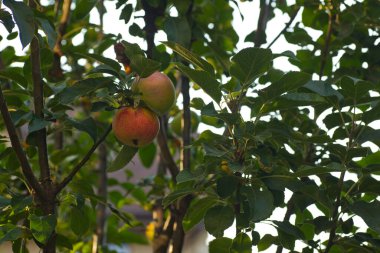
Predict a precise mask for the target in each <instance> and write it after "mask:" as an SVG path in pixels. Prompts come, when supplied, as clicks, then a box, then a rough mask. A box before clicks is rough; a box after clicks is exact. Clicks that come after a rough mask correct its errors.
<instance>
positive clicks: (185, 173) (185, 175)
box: [176, 170, 197, 184]
mask: <svg viewBox="0 0 380 253" xmlns="http://www.w3.org/2000/svg"><path fill="white" fill-rule="evenodd" d="M195 179H197V176H195V175H194V174H193V173H191V172H190V171H189V170H181V171H180V172H179V173H178V175H177V176H176V180H177V183H179V184H180V183H184V182H188V181H193V180H195Z"/></svg>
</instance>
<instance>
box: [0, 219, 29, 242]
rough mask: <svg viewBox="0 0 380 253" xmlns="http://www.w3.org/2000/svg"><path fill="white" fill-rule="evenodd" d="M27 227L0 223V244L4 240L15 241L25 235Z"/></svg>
mask: <svg viewBox="0 0 380 253" xmlns="http://www.w3.org/2000/svg"><path fill="white" fill-rule="evenodd" d="M27 233H28V229H27V228H26V227H22V226H15V225H13V224H4V225H0V244H3V243H4V242H6V241H15V240H17V239H19V238H24V237H26V235H27Z"/></svg>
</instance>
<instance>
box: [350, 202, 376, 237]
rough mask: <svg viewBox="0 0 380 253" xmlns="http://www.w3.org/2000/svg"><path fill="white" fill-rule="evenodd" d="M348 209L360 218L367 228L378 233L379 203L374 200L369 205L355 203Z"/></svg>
mask: <svg viewBox="0 0 380 253" xmlns="http://www.w3.org/2000/svg"><path fill="white" fill-rule="evenodd" d="M350 209H351V211H352V212H353V213H355V214H356V215H358V216H360V217H361V218H362V219H363V220H364V222H365V223H366V224H367V225H368V227H370V228H371V229H373V230H375V231H376V232H377V233H380V216H379V210H380V202H379V201H377V200H374V201H372V202H371V203H368V202H364V201H357V202H355V203H353V204H352V205H351V206H350Z"/></svg>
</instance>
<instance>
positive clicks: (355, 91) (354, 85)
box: [337, 76, 373, 101]
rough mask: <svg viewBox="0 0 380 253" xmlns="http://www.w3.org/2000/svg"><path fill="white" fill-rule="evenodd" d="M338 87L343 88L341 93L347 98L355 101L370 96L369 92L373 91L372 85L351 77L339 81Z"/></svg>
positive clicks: (344, 77)
mask: <svg viewBox="0 0 380 253" xmlns="http://www.w3.org/2000/svg"><path fill="white" fill-rule="evenodd" d="M337 85H338V86H340V87H341V93H342V94H343V95H344V96H345V98H353V99H354V100H355V101H357V100H358V99H359V98H361V97H363V96H364V95H368V94H369V90H371V89H373V85H372V83H370V82H367V81H363V80H360V79H356V78H353V77H350V76H343V77H342V78H341V79H339V80H338V82H337Z"/></svg>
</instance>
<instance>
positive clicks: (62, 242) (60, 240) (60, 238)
mask: <svg viewBox="0 0 380 253" xmlns="http://www.w3.org/2000/svg"><path fill="white" fill-rule="evenodd" d="M57 246H60V247H64V248H66V249H69V250H72V249H73V243H72V242H71V240H70V239H69V238H68V237H66V236H64V235H62V234H57Z"/></svg>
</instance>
